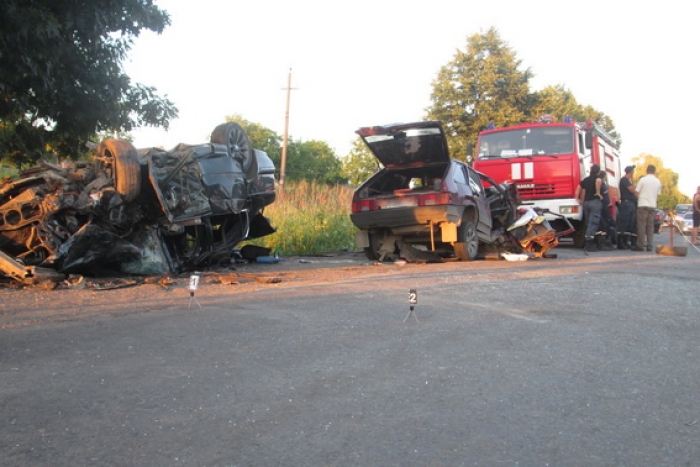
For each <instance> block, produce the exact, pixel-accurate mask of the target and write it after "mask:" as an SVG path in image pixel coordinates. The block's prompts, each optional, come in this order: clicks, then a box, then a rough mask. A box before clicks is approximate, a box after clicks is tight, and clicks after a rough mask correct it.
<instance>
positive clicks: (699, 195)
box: [690, 186, 700, 246]
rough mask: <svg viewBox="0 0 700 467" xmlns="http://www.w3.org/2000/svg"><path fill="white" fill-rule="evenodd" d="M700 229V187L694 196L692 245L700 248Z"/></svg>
mask: <svg viewBox="0 0 700 467" xmlns="http://www.w3.org/2000/svg"><path fill="white" fill-rule="evenodd" d="M699 227H700V186H699V187H698V189H697V190H696V191H695V194H694V195H693V233H692V235H691V237H690V238H691V240H690V243H692V244H693V246H698V228H699Z"/></svg>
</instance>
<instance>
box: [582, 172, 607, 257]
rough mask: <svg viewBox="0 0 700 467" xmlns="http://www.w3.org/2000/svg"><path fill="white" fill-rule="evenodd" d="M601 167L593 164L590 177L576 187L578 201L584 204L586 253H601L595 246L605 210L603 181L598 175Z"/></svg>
mask: <svg viewBox="0 0 700 467" xmlns="http://www.w3.org/2000/svg"><path fill="white" fill-rule="evenodd" d="M599 173H600V166H599V165H598V164H593V165H592V166H591V173H590V175H589V176H588V177H586V178H584V179H583V180H581V183H579V185H578V186H577V187H576V199H577V200H578V202H579V203H581V204H583V218H584V220H585V221H586V244H585V246H584V249H585V250H586V251H599V250H598V247H596V244H595V234H596V232H598V226H599V225H600V212H601V211H602V209H603V194H602V193H601V192H600V187H601V186H602V184H603V183H602V181H601V180H600V177H598V174H599Z"/></svg>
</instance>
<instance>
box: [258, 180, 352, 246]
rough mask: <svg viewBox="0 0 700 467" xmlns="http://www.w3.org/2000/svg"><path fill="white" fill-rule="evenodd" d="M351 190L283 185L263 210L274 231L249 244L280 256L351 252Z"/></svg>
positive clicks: (311, 184)
mask: <svg viewBox="0 0 700 467" xmlns="http://www.w3.org/2000/svg"><path fill="white" fill-rule="evenodd" d="M351 203H352V189H351V188H350V187H348V186H346V185H334V186H329V185H325V184H322V183H316V182H309V181H304V180H302V181H298V182H286V183H285V186H284V193H283V194H282V195H280V194H279V193H278V196H277V199H276V200H275V202H274V203H272V204H271V205H269V206H267V207H266V208H265V216H266V217H267V218H268V219H269V220H270V222H271V223H272V225H273V226H274V227H275V228H276V229H277V232H275V233H274V234H272V235H268V236H266V237H263V238H259V239H256V240H254V241H251V242H249V243H251V244H255V245H259V246H264V247H267V248H271V249H272V250H273V251H274V252H276V253H279V254H280V255H282V256H284V255H287V256H289V255H313V254H320V253H329V252H336V251H341V250H347V249H350V250H352V249H354V248H355V232H356V231H357V228H356V227H355V226H354V225H353V224H352V222H351V221H350V207H351Z"/></svg>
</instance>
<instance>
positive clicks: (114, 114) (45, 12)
mask: <svg viewBox="0 0 700 467" xmlns="http://www.w3.org/2000/svg"><path fill="white" fill-rule="evenodd" d="M169 24H170V18H169V16H168V15H167V13H166V12H164V11H162V10H160V9H159V8H158V7H156V6H155V5H154V4H153V1H152V0H112V1H109V2H107V1H94V2H75V1H70V0H32V1H27V0H3V2H1V3H0V51H1V52H0V60H1V62H0V91H1V92H0V94H1V95H2V98H1V99H0V158H4V159H7V160H9V161H11V162H12V163H14V164H23V163H29V162H32V161H35V160H36V159H38V158H39V157H42V156H43V154H44V153H45V152H46V151H49V150H50V151H52V152H54V153H55V154H57V155H58V156H61V157H62V156H68V157H77V156H78V155H79V154H80V153H81V152H83V151H84V145H85V142H87V141H88V140H89V139H90V138H91V137H92V136H94V135H95V134H96V133H98V132H103V131H109V132H112V131H129V130H131V129H133V128H135V127H137V126H144V125H145V126H163V127H165V128H167V127H168V123H169V121H170V120H171V119H172V118H174V117H175V116H177V109H176V108H175V106H174V105H173V103H172V102H170V101H169V100H168V99H167V98H161V97H159V96H157V94H156V89H155V88H153V87H150V86H145V85H142V84H138V83H132V82H131V79H130V78H129V77H128V76H127V75H126V74H125V73H124V72H123V70H122V61H123V60H124V59H125V58H126V54H127V52H128V51H129V50H130V49H131V46H132V44H133V40H134V39H135V38H136V37H138V36H139V34H140V33H141V31H142V30H150V31H154V32H156V33H161V32H162V31H163V29H164V28H165V27H166V26H167V25H169Z"/></svg>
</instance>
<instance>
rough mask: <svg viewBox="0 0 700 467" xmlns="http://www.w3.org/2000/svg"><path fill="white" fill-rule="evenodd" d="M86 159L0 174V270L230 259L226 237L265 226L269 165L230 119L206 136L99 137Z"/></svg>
mask: <svg viewBox="0 0 700 467" xmlns="http://www.w3.org/2000/svg"><path fill="white" fill-rule="evenodd" d="M91 149H93V160H92V161H90V162H71V163H64V164H60V165H58V164H51V163H48V162H41V163H40V165H39V166H38V167H35V168H32V169H29V170H25V171H24V172H22V173H21V174H20V175H19V176H18V177H15V178H6V179H3V180H2V181H1V182H0V271H2V272H3V273H4V274H5V275H6V276H9V277H12V278H13V279H15V280H17V281H20V282H23V283H27V284H31V283H35V282H37V281H40V280H54V279H55V278H56V277H57V274H58V276H61V275H62V274H66V273H79V274H98V275H99V274H100V273H101V272H102V271H104V270H118V271H121V272H124V273H129V274H144V275H148V274H159V273H166V272H173V273H177V272H183V271H188V270H194V269H200V268H205V267H208V266H213V265H217V264H223V263H227V262H230V261H231V259H232V255H233V252H234V249H235V247H236V245H237V244H238V243H240V242H242V241H244V240H247V239H252V238H257V237H262V236H265V235H269V234H271V233H273V232H274V231H275V230H274V228H273V227H272V226H271V225H270V223H269V221H268V220H267V219H266V218H265V217H264V215H263V211H264V208H265V206H267V205H269V204H271V203H272V202H274V200H275V167H274V164H273V163H272V161H271V159H270V158H269V157H268V156H267V154H266V153H265V152H263V151H260V150H257V149H253V148H251V147H250V143H249V140H248V137H247V135H246V133H245V131H244V130H243V128H241V127H240V126H239V125H238V124H235V123H225V124H222V125H219V126H218V127H216V128H215V129H214V131H213V132H212V134H211V142H210V143H208V144H200V145H187V144H180V145H178V146H177V147H175V148H173V149H172V150H169V151H165V150H162V149H158V148H148V149H139V150H137V149H136V148H134V146H133V145H132V144H131V143H129V142H128V141H124V140H118V139H112V138H109V139H106V140H104V141H102V143H100V144H99V145H95V146H94V147H92V148H91Z"/></svg>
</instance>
